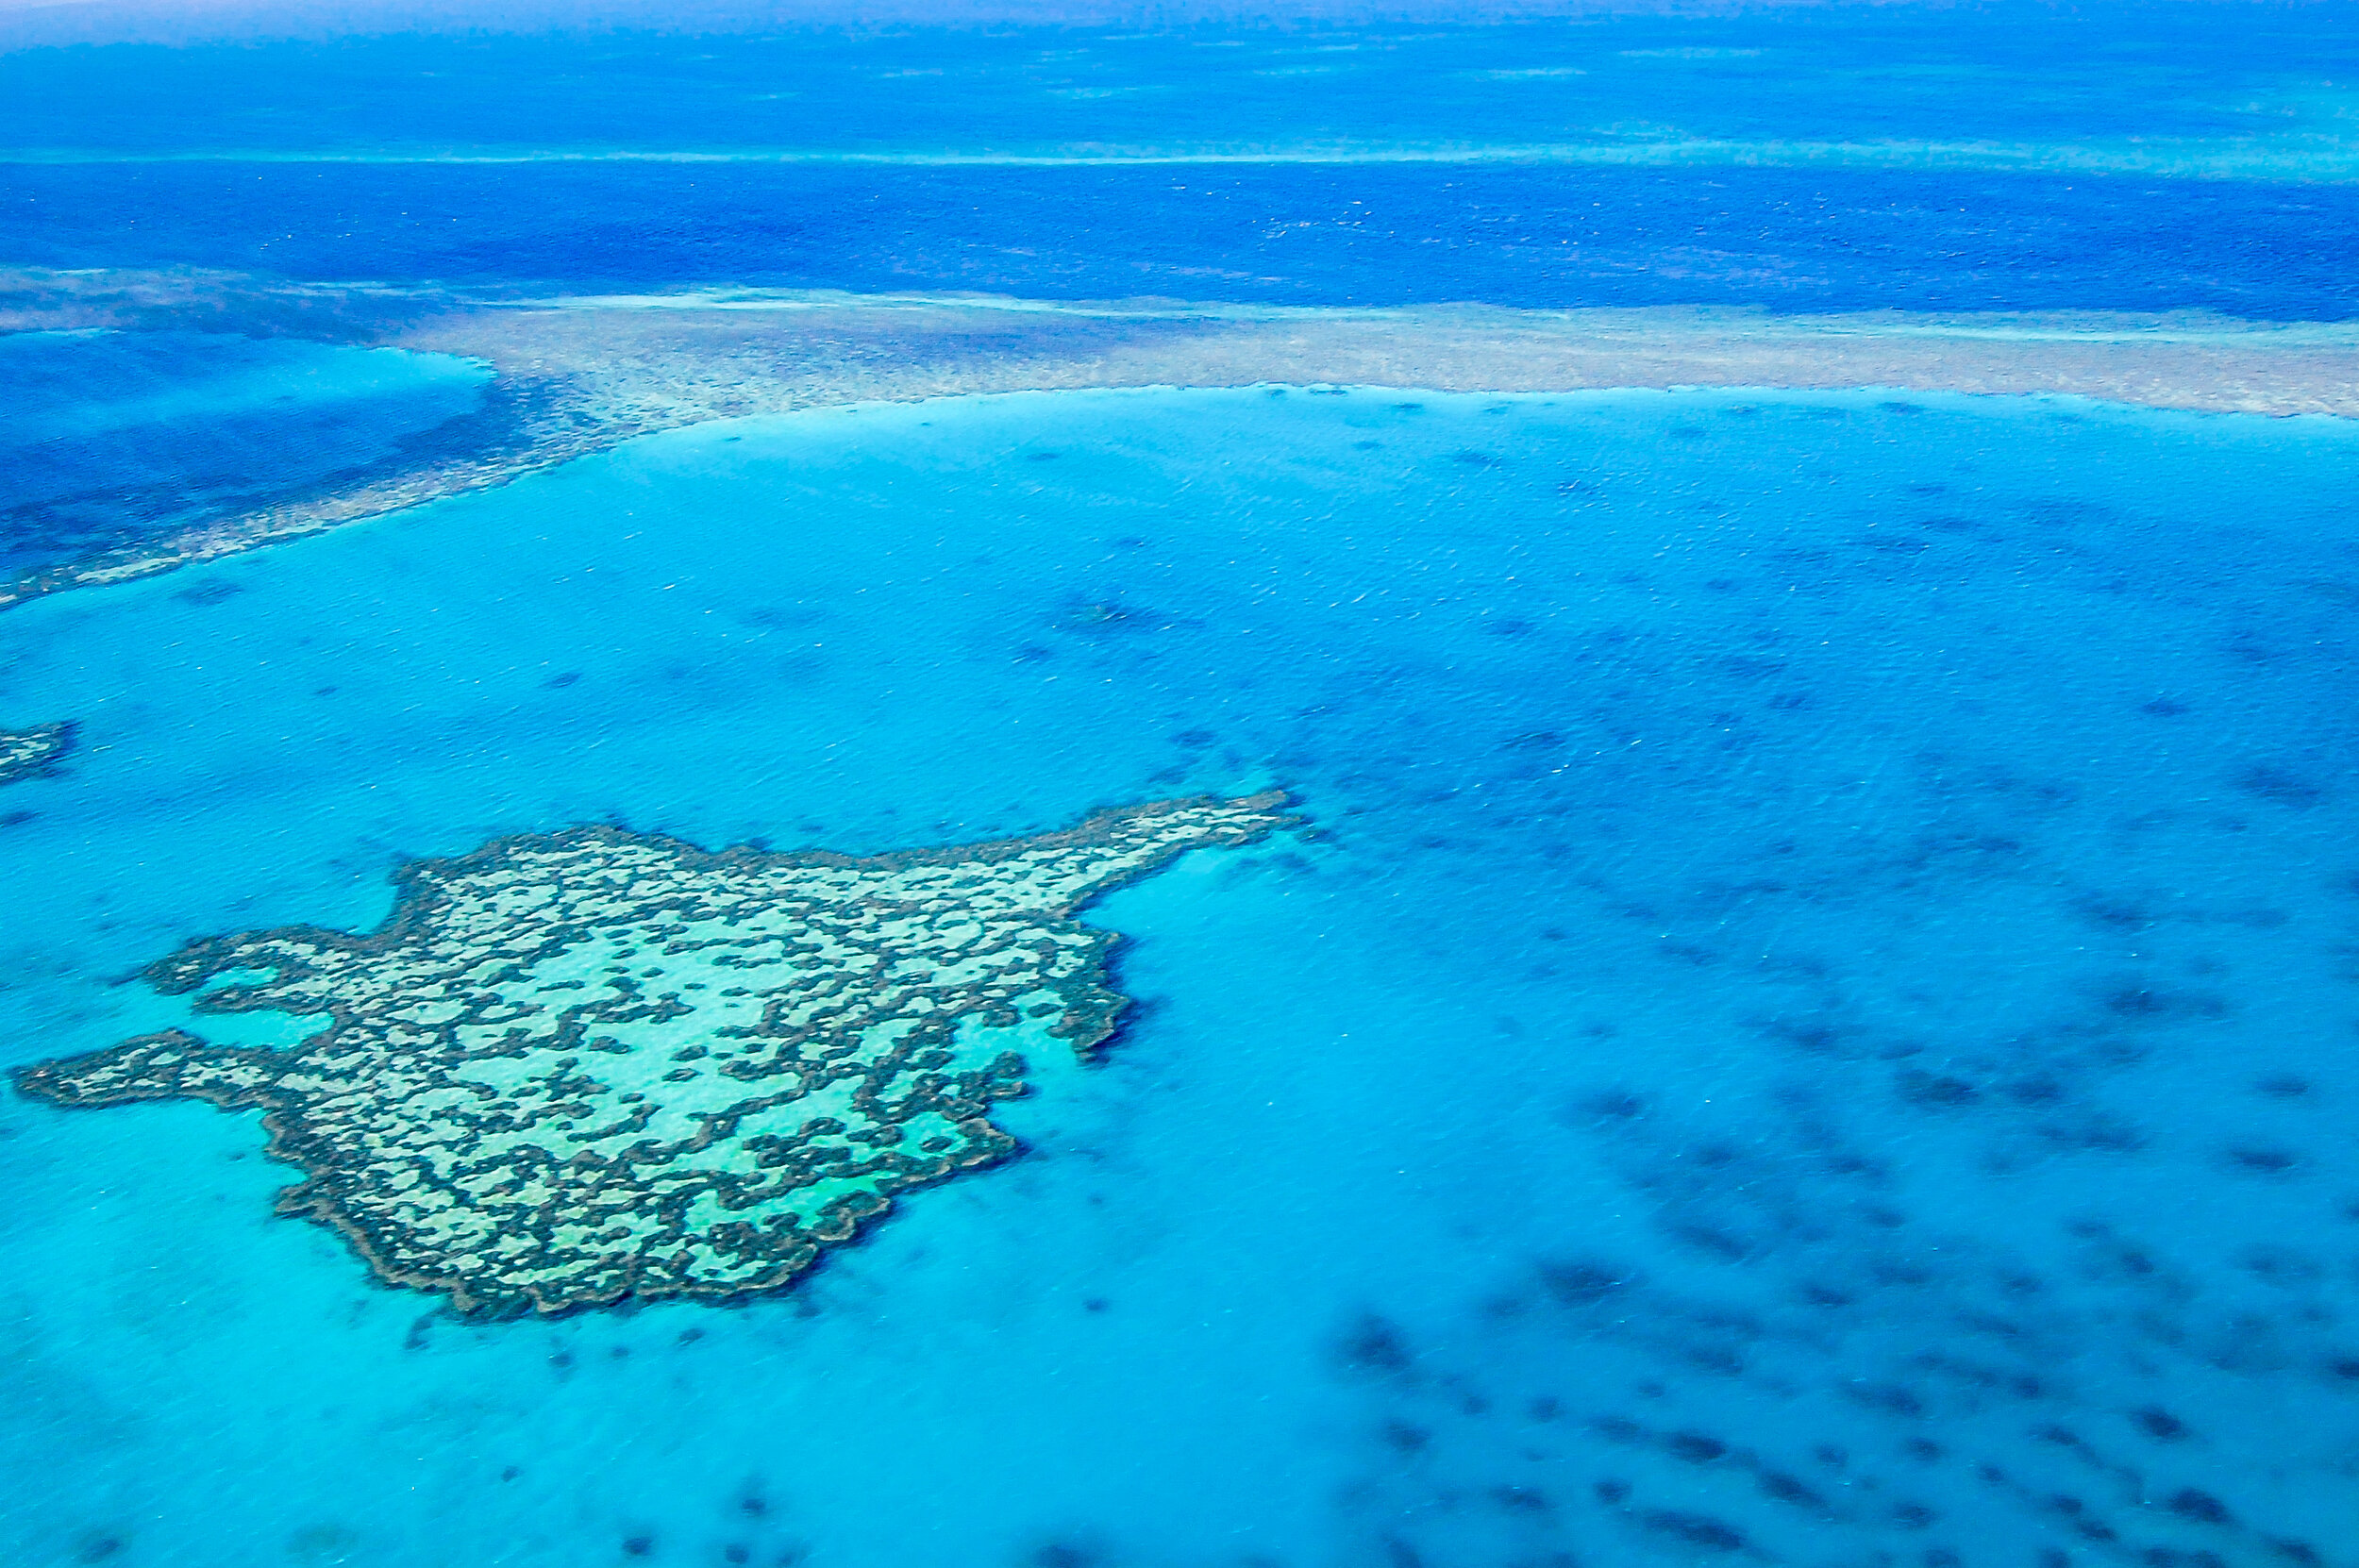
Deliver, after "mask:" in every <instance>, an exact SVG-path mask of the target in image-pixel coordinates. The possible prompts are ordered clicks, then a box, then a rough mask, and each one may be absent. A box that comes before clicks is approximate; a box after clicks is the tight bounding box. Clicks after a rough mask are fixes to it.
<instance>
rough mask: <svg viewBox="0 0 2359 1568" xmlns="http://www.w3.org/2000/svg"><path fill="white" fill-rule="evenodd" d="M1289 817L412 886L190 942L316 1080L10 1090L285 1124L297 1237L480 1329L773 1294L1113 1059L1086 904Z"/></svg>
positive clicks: (105, 1065) (217, 1052)
mask: <svg viewBox="0 0 2359 1568" xmlns="http://www.w3.org/2000/svg"><path fill="white" fill-rule="evenodd" d="M1284 806H1285V796H1284V794H1283V793H1282V792H1267V793H1263V794H1256V795H1250V796H1246V797H1243V798H1238V799H1227V800H1224V799H1218V798H1214V797H1211V796H1197V797H1192V798H1188V799H1182V800H1168V801H1159V802H1154V803H1150V804H1146V805H1140V806H1132V807H1127V808H1122V809H1115V810H1110V811H1106V812H1102V813H1100V814H1098V815H1096V816H1093V817H1091V818H1090V819H1088V820H1087V821H1085V822H1083V823H1081V824H1080V825H1079V826H1076V827H1073V828H1071V829H1068V830H1066V831H1063V832H1058V833H1050V834H1046V835H1042V836H1038V837H1033V838H1023V839H1010V840H1004V841H1000V842H991V843H981V844H968V845H962V846H957V847H952V848H943V849H925V850H916V851H911V852H906V853H900V854H893V855H882V856H877V857H872V858H868V859H855V858H851V857H847V856H843V855H837V854H831V853H828V852H825V851H805V852H799V853H783V854H781V853H772V852H768V851H764V850H759V849H753V848H738V849H730V850H726V851H722V852H719V853H707V852H705V851H702V850H699V849H697V848H695V847H694V846H693V845H689V844H685V843H682V842H678V841H676V840H671V839H665V838H660V837H653V836H648V835H642V834H634V833H629V832H626V831H622V830H620V829H615V828H610V827H579V828H574V829H570V830H568V831H565V832H560V833H556V834H548V835H533V836H527V837H520V838H510V839H503V840H498V841H495V842H492V843H489V844H486V845H484V846H483V847H482V848H480V849H478V850H477V851H475V852H474V853H473V854H470V855H467V856H464V857H460V858H458V859H443V860H418V861H413V862H410V863H409V864H407V865H405V866H403V867H401V868H400V869H399V870H397V871H396V872H395V874H394V877H395V882H396V885H397V887H398V890H399V899H398V902H397V904H396V906H395V909H394V911H393V916H392V918H391V920H390V921H389V922H388V923H387V925H386V926H384V927H383V928H382V929H381V930H379V931H377V932H376V933H375V934H372V935H367V936H355V935H352V934H349V933H345V932H340V931H331V930H325V929H321V928H318V927H314V926H290V927H282V928H279V929H275V930H266V931H254V932H247V933H243V934H240V935H234V936H226V937H214V938H208V939H205V940H202V941H198V942H192V943H191V944H189V945H188V946H186V947H184V948H182V949H181V950H180V951H179V952H177V953H176V954H174V955H172V956H171V957H170V958H167V959H162V960H161V961H159V962H158V963H156V964H154V965H153V966H151V967H150V968H149V969H148V970H147V971H146V972H145V976H144V977H145V978H146V979H147V980H148V982H149V983H151V984H153V985H154V986H156V987H157V988H158V989H159V990H161V991H164V992H167V993H175V994H189V995H191V996H192V1002H191V1006H192V1009H194V1010H196V1011H198V1012H210V1013H233V1012H247V1011H255V1010H259V1009H276V1010H278V1011H282V1012H286V1013H291V1014H295V1015H298V1016H314V1015H323V1014H324V1015H326V1020H327V1023H326V1026H325V1027H323V1028H321V1029H320V1030H319V1031H318V1032H317V1033H314V1034H312V1035H311V1036H310V1038H308V1039H306V1040H305V1041H303V1042H302V1043H301V1044H300V1045H297V1046H294V1047H293V1048H289V1049H283V1050H280V1049H270V1048H255V1047H243V1046H224V1045H214V1044H209V1043H207V1042H205V1041H203V1040H201V1039H199V1038H197V1037H196V1036H194V1035H192V1034H190V1033H188V1032H186V1031H184V1030H177V1029H175V1030H167V1031H165V1032H163V1033H159V1034H151V1035H142V1036H140V1037H138V1038H136V1039H132V1040H126V1041H125V1042H123V1043H121V1044H118V1045H115V1046H112V1047H109V1049H106V1050H102V1051H96V1052H92V1053H91V1054H88V1055H85V1056H79V1057H75V1058H72V1059H64V1060H59V1061H53V1062H47V1063H43V1064H40V1065H36V1066H33V1067H28V1068H25V1069H21V1070H19V1071H18V1072H17V1073H16V1075H15V1081H16V1084H17V1087H18V1089H19V1090H20V1091H22V1092H23V1093H26V1094H30V1095H33V1096H37V1097H39V1098H42V1099H47V1100H51V1101H54V1102H56V1103H58V1104H60V1105H66V1106H115V1105H123V1104H126V1103H130V1102H133V1101H141V1100H158V1099H178V1098H194V1099H202V1100H209V1101H211V1102H212V1103H214V1104H215V1105H219V1106H222V1107H224V1108H227V1109H245V1108H260V1109H263V1111H264V1112H265V1115H264V1118H263V1126H265V1128H266V1129H267V1130H268V1132H269V1134H270V1153H271V1154H272V1155H273V1156H274V1157H276V1158H277V1159H283V1160H286V1161H288V1162H290V1163H292V1164H294V1165H296V1166H298V1167H300V1168H301V1169H302V1170H303V1172H304V1176H305V1179H303V1180H302V1181H301V1182H300V1183H298V1184H297V1185H295V1186H293V1187H291V1188H289V1189H287V1190H286V1191H285V1192H284V1193H281V1194H280V1198H279V1204H278V1208H279V1211H280V1212H281V1213H284V1214H289V1215H298V1216H308V1217H310V1218H311V1219H313V1220H316V1221H320V1222H322V1223H325V1224H326V1225H329V1226H334V1227H335V1228H336V1229H337V1230H339V1231H341V1232H343V1235H344V1236H346V1237H347V1238H349V1239H350V1241H351V1243H352V1244H353V1245H354V1246H355V1247H356V1248H357V1249H358V1250H359V1251H360V1255H361V1256H362V1258H364V1259H366V1260H367V1261H368V1263H369V1265H370V1266H371V1267H372V1268H373V1269H374V1270H375V1271H376V1274H377V1275H378V1276H380V1277H381V1278H383V1279H384V1280H386V1281H388V1282H389V1283H393V1284H397V1285H402V1286H409V1287H412V1288H415V1289H419V1290H424V1291H432V1292H438V1293H446V1294H447V1295H448V1297H449V1299H450V1304H451V1306H452V1308H453V1309H455V1310H457V1311H458V1312H460V1313H461V1314H465V1315H470V1316H481V1317H498V1316H510V1315H515V1314H520V1313H524V1312H527V1311H539V1312H561V1311H566V1310H571V1309H579V1308H585V1307H595V1306H603V1305H610V1304H612V1303H615V1302H619V1301H621V1300H623V1299H625V1298H626V1297H640V1298H645V1297H661V1296H690V1297H702V1298H706V1299H713V1300H718V1299H726V1298H728V1297H733V1296H739V1295H743V1294H746V1293H755V1292H761V1291H768V1290H773V1289H776V1288H778V1286H780V1285H783V1284H785V1283H786V1282H787V1281H789V1280H791V1279H792V1278H794V1277H795V1276H796V1275H798V1274H800V1273H801V1272H802V1271H804V1270H805V1269H807V1268H809V1267H810V1266H811V1263H812V1262H813V1261H814V1260H815V1259H818V1258H819V1256H820V1255H821V1254H822V1252H823V1251H825V1250H826V1249H827V1248H828V1247H829V1246H831V1245H834V1244H836V1243H843V1242H845V1241H846V1240H848V1239H849V1238H851V1236H852V1235H853V1234H854V1233H855V1232H856V1231H857V1229H858V1228H859V1227H860V1226H861V1225H862V1223H863V1222H864V1221H867V1220H869V1219H871V1218H873V1217H874V1216H876V1215H878V1214H880V1213H882V1212H883V1211H884V1210H885V1209H887V1208H888V1207H889V1206H890V1203H891V1200H892V1197H893V1195H894V1194H895V1193H903V1192H907V1191H909V1190H911V1189H912V1188H915V1187H922V1186H925V1185H928V1184H929V1183H933V1182H938V1181H941V1180H944V1179H945V1178H947V1177H949V1176H953V1175H955V1174H957V1173H959V1172H961V1171H964V1170H971V1169H974V1168H975V1167H978V1166H980V1165H985V1164H989V1163H990V1162H992V1161H994V1160H996V1159H1001V1158H1003V1157H1005V1156H1006V1155H1007V1154H1009V1153H1010V1152H1011V1151H1012V1149H1013V1148H1014V1147H1015V1141H1014V1140H1013V1139H1012V1138H1011V1137H1010V1136H1009V1135H1008V1134H1007V1133H1006V1132H1004V1131H1002V1130H1001V1129H1000V1128H998V1127H996V1126H993V1125H992V1124H991V1122H990V1121H989V1120H988V1119H987V1118H988V1112H989V1110H990V1109H991V1107H992V1105H993V1103H994V1102H995V1101H997V1100H1002V1099H1007V1098H1011V1097H1012V1096H1014V1095H1016V1094H1019V1093H1023V1091H1024V1080H1023V1075H1024V1073H1025V1072H1026V1070H1027V1068H1026V1062H1025V1059H1024V1058H1023V1057H1022V1055H1021V1054H1020V1053H1019V1052H1018V1051H1017V1050H1016V1049H1014V1048H1013V1047H1015V1046H1017V1045H1019V1044H1028V1043H1029V1044H1032V1045H1034V1046H1035V1047H1036V1048H1037V1047H1038V1046H1040V1045H1044V1044H1048V1043H1058V1042H1061V1043H1062V1046H1063V1047H1064V1048H1069V1049H1071V1050H1074V1051H1076V1052H1078V1053H1080V1054H1082V1055H1084V1056H1086V1055H1087V1054H1088V1053H1089V1052H1090V1051H1091V1050H1092V1049H1093V1048H1094V1047H1095V1046H1096V1045H1097V1044H1098V1043H1101V1042H1102V1041H1104V1040H1105V1039H1106V1037H1107V1036H1108V1035H1109V1034H1110V1033H1111V1032H1112V1031H1113V1024H1114V1020H1115V1017H1116V1015H1117V1014H1118V1012H1119V1011H1120V1009H1121V1008H1122V1006H1123V1002H1124V999H1123V998H1122V997H1121V996H1120V995H1119V994H1118V993H1115V992H1113V990H1112V989H1110V988H1109V986H1108V984H1107V979H1108V974H1107V960H1108V958H1109V956H1110V953H1111V950H1112V948H1113V944H1114V943H1115V942H1116V941H1117V940H1119V939H1118V938H1116V937H1115V935H1114V934H1113V933H1112V932H1110V931H1105V930H1100V929H1095V928H1092V927H1090V926H1083V925H1082V924H1081V923H1080V922H1079V920H1078V919H1077V918H1076V916H1077V913H1078V911H1079V909H1080V908H1081V907H1082V906H1083V905H1085V904H1087V903H1088V902H1089V901H1090V900H1091V899H1093V898H1095V897H1096V896H1098V895H1099V894H1101V893H1103V892H1107V891H1108V890H1109V889H1112V888H1114V887H1116V886H1119V885H1121V884H1123V883H1126V882H1129V881H1133V880H1136V879H1137V878H1139V877H1142V876H1147V875H1149V874H1151V873H1153V872H1154V871H1156V870H1158V869H1160V868H1161V867H1163V865H1165V864H1167V863H1168V862H1169V861H1170V860H1172V859H1174V858H1175V857H1177V856H1179V855H1180V854H1182V853H1184V852H1185V851H1188V850H1191V849H1197V848H1204V847H1210V846H1218V845H1237V844H1244V843H1248V842H1253V841H1254V840H1257V839H1259V838H1261V837H1263V835H1265V834H1267V833H1269V832H1270V831H1272V830H1273V829H1275V828H1278V827H1281V826H1288V825H1289V824H1290V823H1291V822H1292V821H1293V819H1291V818H1289V817H1288V816H1286V815H1285V814H1284V810H1283V808H1284Z"/></svg>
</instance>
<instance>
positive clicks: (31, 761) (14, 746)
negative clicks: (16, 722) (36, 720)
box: [0, 720, 74, 784]
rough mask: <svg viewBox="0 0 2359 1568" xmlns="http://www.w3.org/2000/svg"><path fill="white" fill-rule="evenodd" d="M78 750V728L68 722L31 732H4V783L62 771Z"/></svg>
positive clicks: (0, 745)
mask: <svg viewBox="0 0 2359 1568" xmlns="http://www.w3.org/2000/svg"><path fill="white" fill-rule="evenodd" d="M73 749H74V726H73V725H72V724H71V723H69V722H66V721H64V720H60V721H59V722H58V723H56V724H46V725H35V726H32V727H31V728H30V729H0V784H13V783H15V782H16V781H17V780H18V779H20V778H39V777H41V776H42V775H44V774H51V773H55V772H57V771H58V764H59V762H60V761H62V760H64V759H65V754H66V753H67V752H69V751H72V750H73Z"/></svg>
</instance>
